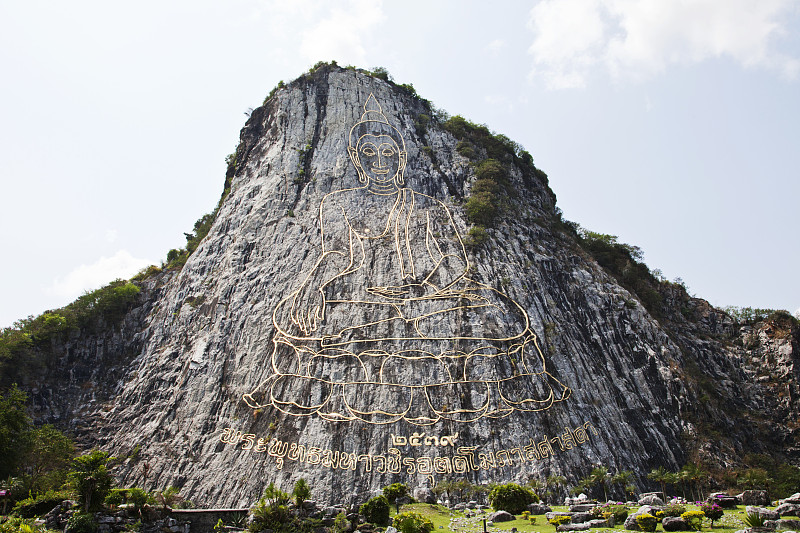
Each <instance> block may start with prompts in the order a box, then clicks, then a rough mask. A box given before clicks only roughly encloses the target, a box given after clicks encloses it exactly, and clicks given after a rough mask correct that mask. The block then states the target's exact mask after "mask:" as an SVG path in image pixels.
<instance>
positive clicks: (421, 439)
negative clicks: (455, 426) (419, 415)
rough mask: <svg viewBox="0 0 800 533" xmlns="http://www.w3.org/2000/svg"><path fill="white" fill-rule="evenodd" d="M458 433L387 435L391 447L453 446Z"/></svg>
mask: <svg viewBox="0 0 800 533" xmlns="http://www.w3.org/2000/svg"><path fill="white" fill-rule="evenodd" d="M457 438H458V433H453V434H452V435H442V436H441V437H440V436H438V435H427V436H426V435H425V433H420V432H414V433H412V434H411V436H410V437H405V436H403V435H395V434H394V433H392V434H391V435H389V439H390V441H391V444H392V446H406V445H408V446H423V445H424V446H455V444H456V439H457Z"/></svg>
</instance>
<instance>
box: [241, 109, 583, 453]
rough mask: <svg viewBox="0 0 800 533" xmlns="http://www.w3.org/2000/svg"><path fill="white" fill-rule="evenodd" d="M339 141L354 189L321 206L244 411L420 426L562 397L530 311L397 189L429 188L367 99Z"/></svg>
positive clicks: (449, 226) (446, 213) (423, 203)
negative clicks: (475, 272) (301, 272)
mask: <svg viewBox="0 0 800 533" xmlns="http://www.w3.org/2000/svg"><path fill="white" fill-rule="evenodd" d="M348 139H349V142H348V149H347V150H348V154H349V157H350V160H351V161H352V163H353V165H354V167H355V169H356V172H357V174H358V181H359V183H357V184H353V185H354V186H352V187H349V188H342V189H340V190H336V191H333V192H331V193H329V194H327V195H326V196H324V197H323V199H322V201H321V202H320V206H319V227H320V233H321V241H322V242H321V249H320V254H319V257H318V259H317V261H316V263H315V264H314V266H313V268H311V270H310V272H308V273H307V274H306V275H305V278H304V279H303V280H302V281H301V282H299V284H298V286H297V288H296V289H295V290H294V291H293V292H292V293H291V294H289V296H288V297H286V298H285V299H283V300H282V301H281V302H280V303H279V304H278V305H277V307H276V308H275V310H274V312H273V315H272V325H273V328H274V331H275V335H274V337H273V346H272V350H271V355H270V358H269V360H268V361H267V362H266V364H267V365H269V366H270V371H271V373H270V375H269V377H268V378H267V379H266V380H265V381H264V382H262V383H260V384H259V385H258V386H257V387H255V389H254V390H252V391H251V392H250V393H249V394H245V395H244V396H243V400H244V401H245V402H246V403H247V404H248V405H249V406H250V407H251V408H253V409H260V408H263V407H268V406H269V407H273V408H275V409H277V410H279V411H281V412H283V413H286V414H289V415H294V416H318V417H321V418H322V419H325V420H330V421H347V420H352V421H363V422H367V423H370V424H391V423H394V422H397V421H400V420H405V421H407V422H409V423H411V424H414V425H417V426H426V425H431V424H434V423H436V422H438V421H440V420H450V421H456V422H466V423H469V422H473V421H476V420H479V419H482V418H487V417H488V418H499V417H504V416H507V415H509V414H511V413H512V412H514V411H541V410H544V409H548V408H550V407H551V406H552V405H553V404H554V403H555V402H560V401H562V400H565V399H566V398H567V397H569V395H570V389H569V388H567V387H566V386H565V385H563V384H562V383H561V382H559V381H558V380H557V379H556V378H555V377H553V376H552V375H551V374H550V373H548V372H547V370H546V365H545V359H544V356H543V354H542V351H541V350H540V348H539V345H538V343H537V337H536V335H535V334H534V333H533V332H532V331H531V329H530V320H529V317H528V314H527V313H526V311H525V310H524V309H523V308H522V307H521V306H520V305H519V304H518V303H517V302H515V301H514V300H512V299H511V298H509V297H508V296H507V295H505V294H503V293H501V292H500V291H498V290H495V289H493V288H492V287H489V286H488V285H485V284H482V283H479V282H477V281H474V280H472V279H470V278H469V277H468V272H470V271H471V270H470V263H469V259H468V257H467V253H466V251H465V248H464V244H463V242H462V240H461V237H460V235H459V232H458V231H457V229H456V223H455V221H454V219H453V216H452V214H451V213H450V210H449V209H448V207H447V206H446V205H445V204H444V203H443V202H441V201H439V200H437V199H435V198H433V197H432V196H429V195H426V194H422V193H420V192H418V191H417V190H415V188H412V187H411V186H410V185H409V184H408V183H407V182H408V181H411V182H412V183H413V184H414V185H415V187H416V188H417V189H418V188H421V186H423V187H424V185H425V184H423V183H418V182H415V181H414V180H415V176H411V177H406V176H405V170H406V167H407V163H408V152H407V150H406V145H405V140H404V139H403V136H402V135H401V134H400V131H399V130H398V129H397V128H395V127H394V126H393V125H391V124H390V123H389V121H388V119H387V118H386V116H385V115H384V114H383V111H382V109H381V107H380V105H379V104H378V102H377V101H376V99H375V97H374V96H373V95H370V96H369V98H368V99H367V101H366V103H365V104H364V113H363V115H362V116H361V119H360V120H359V121H358V122H357V123H356V124H355V125H354V126H353V127H352V128H351V129H350V132H349V136H348ZM442 438H445V437H442ZM429 440H433V438H431V439H429ZM439 444H440V445H441V440H440V443H439ZM451 445H452V443H451Z"/></svg>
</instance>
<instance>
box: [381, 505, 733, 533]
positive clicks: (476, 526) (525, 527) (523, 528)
mask: <svg viewBox="0 0 800 533" xmlns="http://www.w3.org/2000/svg"><path fill="white" fill-rule="evenodd" d="M636 509H637V507H633V508H631V512H633V511H635V510H636ZM695 509H698V507H697V506H695V505H687V506H686V510H687V511H690V510H695ZM567 510H568V508H567V507H559V506H554V507H553V511H567ZM405 511H414V512H417V513H420V514H421V515H423V516H425V517H426V518H428V520H430V521H431V522H433V527H434V533H436V532H437V531H447V532H450V531H456V532H463V533H480V532H482V531H483V518H484V517H486V516H488V515H489V514H490V513H491V510H488V511H486V512H485V513H484V514H480V512H477V513H475V516H474V517H472V518H466V517H465V515H464V512H463V511H450V510H449V509H447V507H444V506H442V505H431V504H427V503H414V504H408V505H403V506H402V507H401V508H400V512H401V513H402V512H405ZM394 514H395V510H394V507H392V516H394ZM744 516H745V511H744V507H743V506H739V507H737V508H736V509H730V510H727V509H726V510H725V514H724V515H723V516H722V518H721V519H719V520H717V521H715V522H714V528H713V530H712V528H711V521H709V520H705V521H704V522H703V529H702V531H703V532H707V533H712V532H713V533H734V532H735V531H737V530H740V529H744V528H745V527H746V526H745V525H744V523H743V522H742V519H743V518H744ZM511 528H517V531H518V532H519V533H526V532H533V533H555V531H556V528H555V526H553V525H552V524H550V523H549V522H548V521H547V519H546V518H545V517H544V515H538V516H536V523H534V524H531V523H530V522H529V521H527V520H522V519H521V518H519V517H517V519H516V520H514V521H512V522H501V523H497V524H495V525H494V526H492V527H487V528H486V529H487V531H490V532H494V533H498V532H503V531H511ZM663 531H664V530H663V529H662V528H661V525H660V524H659V526H658V527H657V528H656V533H663ZM589 532H590V533H611V532H614V533H623V532H625V529H624V528H623V527H622V525H619V526H617V527H616V528H595V529H590V530H589Z"/></svg>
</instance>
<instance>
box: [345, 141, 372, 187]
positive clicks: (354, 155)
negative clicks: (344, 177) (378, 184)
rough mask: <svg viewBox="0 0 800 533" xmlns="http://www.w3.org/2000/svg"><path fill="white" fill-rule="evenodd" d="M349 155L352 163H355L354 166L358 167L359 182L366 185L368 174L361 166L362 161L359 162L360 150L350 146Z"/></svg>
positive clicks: (348, 148)
mask: <svg viewBox="0 0 800 533" xmlns="http://www.w3.org/2000/svg"><path fill="white" fill-rule="evenodd" d="M347 154H348V155H349V156H350V161H352V162H353V166H354V167H356V172H358V181H360V182H361V183H366V181H367V174H366V173H365V172H364V168H363V167H362V166H361V161H359V160H358V150H356V149H355V148H353V147H352V146H348V147H347Z"/></svg>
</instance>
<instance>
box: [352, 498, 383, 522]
mask: <svg viewBox="0 0 800 533" xmlns="http://www.w3.org/2000/svg"><path fill="white" fill-rule="evenodd" d="M358 512H359V513H361V515H362V516H363V517H364V520H366V521H367V522H369V523H370V524H375V525H376V526H381V527H386V526H388V525H389V500H387V499H386V496H383V495H380V496H375V497H374V498H370V499H369V500H368V501H367V502H366V503H364V504H363V505H361V507H359V508H358Z"/></svg>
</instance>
